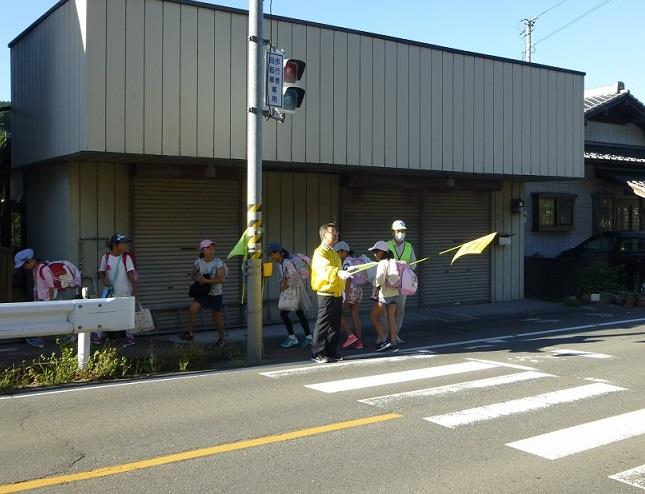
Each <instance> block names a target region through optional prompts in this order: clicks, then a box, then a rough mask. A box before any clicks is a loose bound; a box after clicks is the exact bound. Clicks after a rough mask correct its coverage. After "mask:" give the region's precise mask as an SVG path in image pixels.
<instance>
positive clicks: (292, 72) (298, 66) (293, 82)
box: [282, 58, 307, 112]
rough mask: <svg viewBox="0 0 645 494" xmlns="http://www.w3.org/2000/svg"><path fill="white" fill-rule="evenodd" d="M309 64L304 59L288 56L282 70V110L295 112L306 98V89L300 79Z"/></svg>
mask: <svg viewBox="0 0 645 494" xmlns="http://www.w3.org/2000/svg"><path fill="white" fill-rule="evenodd" d="M306 65H307V64H306V63H305V62H303V61H302V60H296V59H295V58H287V59H285V60H284V66H283V71H282V111H284V112H294V111H296V109H297V108H300V105H302V101H303V100H304V99H305V90H304V89H303V88H302V86H301V82H300V80H301V79H302V75H303V74H304V73H305V66H306Z"/></svg>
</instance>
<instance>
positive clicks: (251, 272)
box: [246, 0, 264, 363]
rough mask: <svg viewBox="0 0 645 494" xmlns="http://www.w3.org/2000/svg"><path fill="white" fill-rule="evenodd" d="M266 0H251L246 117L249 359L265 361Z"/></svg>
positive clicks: (251, 360) (247, 347)
mask: <svg viewBox="0 0 645 494" xmlns="http://www.w3.org/2000/svg"><path fill="white" fill-rule="evenodd" d="M262 2H263V0H249V41H248V47H249V52H248V74H249V76H248V77H249V80H248V90H247V101H248V105H249V110H248V115H247V119H246V146H247V149H246V156H247V158H246V174H247V175H246V177H247V178H246V202H247V211H246V226H247V230H246V233H247V239H248V240H247V247H248V259H247V273H246V276H247V278H246V280H247V284H246V286H247V290H248V293H247V334H246V359H247V361H248V362H249V363H256V362H259V361H260V360H262V354H263V326H262V319H263V318H262V315H263V314H262V312H263V311H262V288H261V286H262V113H263V111H264V98H263V74H264V70H263V67H264V36H263V28H264V14H263V7H262Z"/></svg>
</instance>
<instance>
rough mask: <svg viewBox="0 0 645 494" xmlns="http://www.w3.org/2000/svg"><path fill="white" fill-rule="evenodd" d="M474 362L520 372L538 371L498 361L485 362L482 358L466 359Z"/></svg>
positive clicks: (533, 368)
mask: <svg viewBox="0 0 645 494" xmlns="http://www.w3.org/2000/svg"><path fill="white" fill-rule="evenodd" d="M466 360H470V361H472V362H483V363H484V364H492V365H494V366H495V367H508V368H509V369H518V370H537V369H536V368H535V367H527V366H526V365H517V364H509V363H507V362H497V361H496V360H484V359H481V358H466Z"/></svg>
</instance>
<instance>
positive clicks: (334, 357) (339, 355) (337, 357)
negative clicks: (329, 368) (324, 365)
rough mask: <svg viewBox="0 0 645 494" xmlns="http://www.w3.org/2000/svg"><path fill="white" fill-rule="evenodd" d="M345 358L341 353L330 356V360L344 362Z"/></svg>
mask: <svg viewBox="0 0 645 494" xmlns="http://www.w3.org/2000/svg"><path fill="white" fill-rule="evenodd" d="M343 360H345V357H343V356H342V355H341V354H340V353H337V354H336V355H332V356H331V357H329V361H330V362H342V361H343Z"/></svg>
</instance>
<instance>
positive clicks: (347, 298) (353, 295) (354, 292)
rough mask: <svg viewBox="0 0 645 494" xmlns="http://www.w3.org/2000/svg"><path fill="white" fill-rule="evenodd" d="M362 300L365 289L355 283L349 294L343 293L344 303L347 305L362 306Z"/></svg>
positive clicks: (351, 286)
mask: <svg viewBox="0 0 645 494" xmlns="http://www.w3.org/2000/svg"><path fill="white" fill-rule="evenodd" d="M361 300H363V289H362V288H361V287H360V286H356V285H355V284H354V283H352V284H351V285H350V288H349V293H347V292H343V303H345V304H352V305H355V304H360V303H361Z"/></svg>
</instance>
